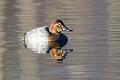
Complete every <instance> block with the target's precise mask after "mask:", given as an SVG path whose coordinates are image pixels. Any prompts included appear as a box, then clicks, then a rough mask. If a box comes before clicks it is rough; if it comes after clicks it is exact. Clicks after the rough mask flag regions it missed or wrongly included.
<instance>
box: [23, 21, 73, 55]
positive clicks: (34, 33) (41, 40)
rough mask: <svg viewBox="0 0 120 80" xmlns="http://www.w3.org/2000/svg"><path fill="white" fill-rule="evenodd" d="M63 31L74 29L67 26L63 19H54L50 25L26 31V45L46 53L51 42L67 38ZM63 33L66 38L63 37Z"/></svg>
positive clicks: (40, 52) (38, 51)
mask: <svg viewBox="0 0 120 80" xmlns="http://www.w3.org/2000/svg"><path fill="white" fill-rule="evenodd" d="M63 31H66V32H70V31H72V30H70V29H69V28H68V27H66V25H65V24H64V23H63V21H62V20H61V19H54V20H53V21H52V22H51V24H50V26H43V27H38V28H35V29H32V30H30V31H28V32H26V33H24V46H25V48H30V49H32V51H34V52H35V53H39V54H46V53H47V52H48V51H49V49H50V48H49V47H50V44H53V43H54V42H57V41H61V40H63V39H66V38H67V37H66V36H65V35H64V34H62V32H63ZM62 35H63V36H64V37H65V38H63V37H61V36H62ZM62 43H63V42H62Z"/></svg>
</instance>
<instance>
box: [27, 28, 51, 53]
mask: <svg viewBox="0 0 120 80" xmlns="http://www.w3.org/2000/svg"><path fill="white" fill-rule="evenodd" d="M48 36H49V31H48V27H47V26H44V27H40V28H36V29H33V30H31V31H29V32H27V33H26V34H25V44H26V45H27V48H31V49H32V51H34V52H36V53H40V54H45V53H46V52H47V51H48V49H49V48H48Z"/></svg>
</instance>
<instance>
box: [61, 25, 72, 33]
mask: <svg viewBox="0 0 120 80" xmlns="http://www.w3.org/2000/svg"><path fill="white" fill-rule="evenodd" d="M62 29H63V31H66V32H69V31H72V30H70V29H69V28H67V27H66V26H65V25H63V26H62Z"/></svg>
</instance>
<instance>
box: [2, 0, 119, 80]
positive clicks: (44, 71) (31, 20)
mask: <svg viewBox="0 0 120 80" xmlns="http://www.w3.org/2000/svg"><path fill="white" fill-rule="evenodd" d="M119 7H120V0H0V80H48V79H49V80H120V77H119V76H120V62H119V61H120V27H119V26H120V8H119ZM58 16H61V17H62V18H63V21H64V23H65V24H66V25H67V26H68V27H69V28H70V29H73V32H69V33H67V32H66V33H65V34H66V36H68V38H69V41H68V43H67V45H65V46H64V48H70V49H73V50H74V51H73V52H71V53H69V54H68V55H67V56H66V59H64V61H63V63H56V62H55V60H53V59H51V58H50V56H49V55H39V54H34V53H32V51H30V50H28V49H26V48H24V46H23V44H22V43H21V42H20V39H21V37H22V36H23V34H24V33H25V32H27V31H29V30H31V29H33V28H36V27H41V26H44V25H48V26H49V24H50V22H51V21H52V20H53V19H54V18H57V17H58Z"/></svg>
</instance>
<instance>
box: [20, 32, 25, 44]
mask: <svg viewBox="0 0 120 80" xmlns="http://www.w3.org/2000/svg"><path fill="white" fill-rule="evenodd" d="M25 35H26V33H24V37H22V38H21V39H20V41H21V42H23V43H25Z"/></svg>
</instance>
